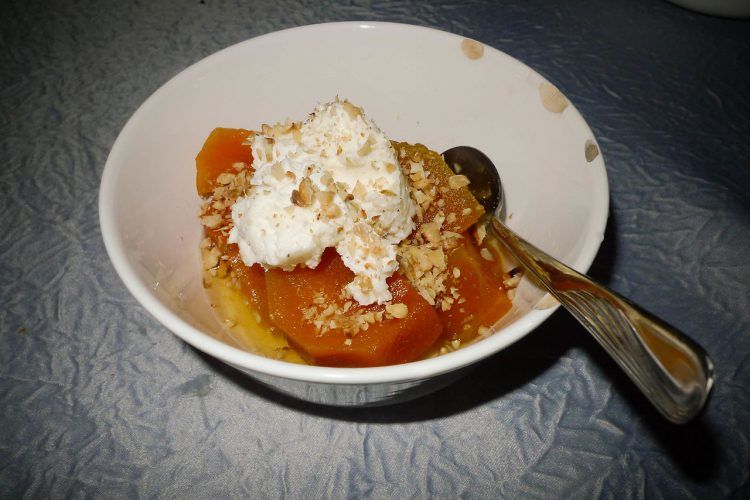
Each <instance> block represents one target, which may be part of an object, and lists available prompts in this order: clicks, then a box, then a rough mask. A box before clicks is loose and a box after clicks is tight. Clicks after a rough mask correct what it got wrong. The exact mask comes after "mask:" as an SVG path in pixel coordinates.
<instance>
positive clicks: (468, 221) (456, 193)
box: [392, 142, 484, 233]
mask: <svg viewBox="0 0 750 500" xmlns="http://www.w3.org/2000/svg"><path fill="white" fill-rule="evenodd" d="M392 144H393V147H394V148H395V149H396V153H397V154H398V157H399V161H400V163H401V165H402V166H403V167H404V169H405V170H407V169H406V166H407V165H409V163H410V162H415V163H421V164H423V165H424V170H425V171H426V172H428V173H429V175H428V176H427V178H428V179H431V180H432V181H433V182H434V183H435V187H436V195H437V196H436V198H435V200H434V201H433V202H432V203H431V204H430V206H429V207H428V209H427V210H426V211H425V213H424V217H423V220H422V222H421V223H417V229H418V228H419V226H420V225H421V224H422V223H425V222H430V221H432V220H433V219H434V218H435V215H437V213H438V212H443V215H445V216H446V220H445V222H444V223H443V229H445V230H448V231H453V232H455V233H463V232H464V231H466V230H467V229H469V228H470V227H471V226H472V225H474V223H475V222H476V221H477V220H479V217H481V216H482V214H484V208H482V205H480V204H479V203H478V202H477V200H476V198H474V195H473V194H471V191H469V188H468V187H466V186H460V187H452V186H451V182H450V178H451V177H454V176H455V174H454V172H453V171H452V170H451V169H450V167H448V165H447V164H446V163H445V160H443V157H442V156H440V154H439V153H436V152H435V151H431V150H429V149H428V148H427V147H426V146H424V145H422V144H409V143H406V142H393V143H392ZM407 171H408V170H407ZM413 181H414V179H412V182H413ZM438 200H442V201H441V202H440V205H438ZM451 214H452V215H453V217H450V215H451ZM454 217H455V218H454Z"/></svg>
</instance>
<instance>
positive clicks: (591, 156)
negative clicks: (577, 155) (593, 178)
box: [583, 139, 599, 163]
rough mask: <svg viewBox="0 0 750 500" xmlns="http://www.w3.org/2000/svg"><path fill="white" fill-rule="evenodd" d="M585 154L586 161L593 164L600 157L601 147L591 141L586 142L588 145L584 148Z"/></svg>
mask: <svg viewBox="0 0 750 500" xmlns="http://www.w3.org/2000/svg"><path fill="white" fill-rule="evenodd" d="M583 151H584V154H585V155H586V161H587V162H589V163H591V162H592V161H594V160H595V159H596V157H597V156H599V146H597V145H596V143H595V142H594V141H593V140H591V139H589V140H588V141H586V145H585V146H584V150H583Z"/></svg>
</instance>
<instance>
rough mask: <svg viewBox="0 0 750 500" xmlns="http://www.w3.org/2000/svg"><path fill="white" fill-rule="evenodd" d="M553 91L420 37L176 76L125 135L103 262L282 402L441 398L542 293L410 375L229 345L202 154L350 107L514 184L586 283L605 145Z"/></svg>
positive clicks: (114, 156) (596, 234)
mask: <svg viewBox="0 0 750 500" xmlns="http://www.w3.org/2000/svg"><path fill="white" fill-rule="evenodd" d="M480 53H481V56H480ZM547 85H548V84H547V83H546V81H545V80H544V78H543V77H541V76H540V75H539V74H537V73H536V72H534V71H533V70H531V69H530V68H528V67H527V66H525V65H524V64H522V63H520V62H518V61H517V60H515V59H513V58H511V57H510V56H508V55H506V54H504V53H502V52H499V51H497V50H495V49H493V48H491V47H486V46H484V47H483V46H481V45H480V44H476V42H470V41H466V40H465V39H464V38H462V37H459V36H456V35H452V34H449V33H445V32H441V31H436V30H432V29H427V28H420V27H415V26H407V25H398V24H387V23H357V22H352V23H336V24H322V25H314V26H306V27H302V28H296V29H291V30H286V31H280V32H276V33H271V34H269V35H265V36H261V37H258V38H254V39H252V40H248V41H246V42H243V43H240V44H237V45H234V46H232V47H229V48H227V49H225V50H222V51H220V52H218V53H216V54H214V55H212V56H210V57H207V58H206V59H204V60H202V61H200V62H198V63H196V64H194V65H193V66H191V67H190V68H188V69H186V70H185V71H183V72H182V73H180V74H178V75H177V76H175V77H174V78H173V79H171V80H170V81H169V82H167V83H166V84H165V85H164V86H162V87H161V88H160V89H159V90H158V91H156V92H155V93H154V94H153V95H152V96H151V97H150V98H149V99H148V100H146V102H144V103H143V105H142V106H141V107H140V108H139V109H138V110H137V111H136V112H135V114H134V115H133V116H132V118H131V119H130V120H129V121H128V123H127V124H126V125H125V127H124V128H123V130H122V132H121V133H120V135H119V137H118V138H117V140H116V141H115V144H114V146H113V147H112V151H111V152H110V155H109V158H108V160H107V164H106V166H105V169H104V174H103V177H102V182H101V187H100V194H99V216H100V223H101V229H102V235H103V237H104V242H105V245H106V247H107V251H108V253H109V256H110V258H111V260H112V263H113V265H114V267H115V269H116V270H117V272H118V274H119V275H120V277H121V278H122V280H123V282H124V283H125V285H126V286H127V288H128V289H129V290H130V291H131V293H132V294H133V295H134V296H135V298H136V299H137V300H138V301H139V302H140V303H141V304H142V305H143V307H145V308H146V309H147V310H148V311H149V312H150V313H151V314H153V315H154V316H155V317H156V318H157V319H158V320H159V321H160V322H161V323H162V324H163V325H164V326H166V327H167V328H169V329H170V330H171V331H173V332H174V333H175V334H176V335H178V336H179V337H180V338H182V339H183V340H184V341H185V342H188V343H189V344H191V345H193V346H194V347H196V348H197V349H200V350H201V351H204V352H206V353H209V354H211V355H212V356H215V357H216V358H218V359H220V360H222V361H224V362H226V363H229V364H231V365H233V366H235V367H237V368H238V369H240V370H243V371H245V372H247V373H248V374H250V375H252V376H253V377H256V378H257V379H258V380H260V381H262V382H264V383H266V384H267V385H269V386H271V387H274V388H276V389H278V390H280V391H283V392H285V393H288V394H291V395H294V396H297V397H299V398H302V399H306V400H309V401H314V402H317V403H325V404H335V405H365V404H386V403H391V402H395V401H400V400H404V399H408V398H412V397H415V396H417V395H420V394H424V393H426V392H430V391H432V390H435V389H437V388H439V387H441V386H443V385H445V384H447V383H448V382H450V381H451V380H452V379H454V378H456V377H457V376H458V375H459V374H460V373H461V371H462V370H460V369H461V368H464V367H467V366H469V365H471V364H473V363H475V362H477V361H479V360H481V359H483V358H485V357H487V356H490V355H491V354H493V353H495V352H497V351H499V350H501V349H503V348H505V347H507V346H508V345H510V344H512V343H513V342H515V341H516V340H518V339H519V338H521V337H523V336H524V335H526V334H527V333H529V332H530V331H531V330H532V329H533V328H534V327H536V326H537V325H539V324H540V323H541V322H542V321H544V320H545V319H546V318H547V317H548V316H549V315H550V314H551V313H552V311H553V310H554V308H548V309H545V310H539V309H536V308H535V305H537V303H538V301H539V300H540V298H541V297H542V296H543V293H542V292H541V291H539V290H537V289H536V288H534V287H533V286H532V285H530V283H528V282H524V283H522V284H521V286H520V288H519V292H518V295H517V298H516V300H515V303H514V308H513V309H512V311H511V313H509V315H508V316H507V317H506V318H505V320H504V321H503V322H502V324H501V325H498V328H497V329H498V331H497V332H496V333H495V334H494V335H491V336H490V337H488V338H486V339H484V340H482V341H481V342H477V343H475V344H473V345H469V346H467V347H465V348H463V349H460V350H458V351H456V352H452V353H450V354H447V355H444V356H440V357H437V358H433V359H428V360H423V361H417V362H413V363H407V364H403V365H396V366H387V367H379V368H326V367H317V366H302V365H295V364H291V363H286V362H283V361H278V360H273V359H268V358H264V357H261V356H257V355H254V354H251V353H248V352H245V351H243V350H240V349H238V348H236V347H234V346H232V345H230V344H229V343H227V342H224V341H221V340H218V338H221V337H222V327H221V325H220V324H219V322H218V321H217V320H216V319H215V318H214V316H213V314H212V312H211V308H210V307H209V304H208V301H207V299H206V297H205V295H204V292H203V289H202V285H201V275H200V271H201V267H200V260H199V252H198V243H199V241H200V238H201V234H202V229H201V226H200V224H199V221H198V217H197V214H198V209H199V203H200V200H199V198H198V196H197V195H196V193H195V167H194V158H195V155H196V154H197V152H198V151H199V149H200V148H201V145H202V144H203V141H204V139H205V138H206V136H207V135H208V134H209V132H210V131H211V130H212V129H213V128H214V127H217V126H225V127H244V128H250V129H252V128H257V127H259V125H260V124H262V123H275V122H277V121H280V120H282V119H284V118H286V117H292V118H294V119H302V118H304V117H305V116H306V115H307V113H308V112H310V111H311V110H312V109H313V108H314V107H315V105H316V104H317V103H318V102H322V101H328V100H331V99H333V98H334V96H336V95H339V96H341V97H342V98H343V97H347V98H349V99H350V100H351V101H352V102H354V103H356V104H358V105H361V106H363V107H364V109H365V112H366V113H367V114H368V115H369V116H370V117H372V118H373V119H374V120H375V121H376V123H378V125H379V126H380V127H381V128H382V129H383V130H384V131H385V132H386V133H387V134H388V135H389V136H390V137H391V138H392V139H396V140H405V141H409V142H422V143H424V144H426V145H428V146H429V147H430V148H431V149H434V150H436V151H443V150H445V149H447V148H449V147H451V146H456V145H472V146H475V147H477V148H479V149H481V150H482V151H484V152H485V153H487V154H488V155H489V157H490V158H492V160H493V161H494V162H495V164H496V165H497V167H498V170H499V171H500V176H501V178H502V180H503V184H504V187H505V192H506V196H507V213H508V214H512V218H511V219H510V220H509V225H510V226H511V227H512V228H513V229H515V230H516V231H517V232H518V233H520V234H521V235H522V236H524V237H526V238H527V239H528V240H530V241H531V242H532V243H535V244H537V245H538V246H539V247H541V248H542V249H544V250H546V251H548V252H549V253H551V254H552V255H554V256H555V257H558V258H560V259H562V260H563V261H564V262H566V263H568V264H570V265H572V266H573V267H575V268H576V269H578V270H581V271H586V270H587V269H588V267H589V265H590V264H591V262H592V260H593V258H594V255H595V254H596V252H597V250H598V248H599V244H600V242H601V240H602V237H603V234H604V227H605V224H606V219H607V210H608V201H609V193H608V188H607V177H606V172H605V169H604V162H603V160H602V157H601V155H598V156H596V157H595V158H593V159H591V156H594V155H593V154H590V155H589V159H587V158H586V157H585V154H584V150H585V147H586V144H587V143H588V147H589V153H593V152H595V151H594V150H595V148H596V142H595V140H594V137H593V135H592V133H591V131H590V130H589V128H588V127H587V125H586V123H585V122H584V120H583V119H582V118H581V116H580V115H579V114H578V112H577V111H576V109H575V108H574V107H573V106H572V105H568V106H567V108H565V109H564V110H563V111H562V112H556V111H555V110H552V111H551V110H550V109H548V107H549V108H551V109H554V103H552V104H550V103H549V102H547V107H545V105H544V103H543V102H542V101H543V100H542V99H541V98H540V86H541V88H542V89H547V90H551V89H550V88H549V87H548V86H547ZM543 92H544V90H543V91H542V93H543ZM552 94H553V97H554V91H552ZM558 97H559V98H560V99H562V100H559V101H558V104H566V101H565V100H564V98H562V96H558ZM553 100H554V99H553ZM589 160H590V161H589Z"/></svg>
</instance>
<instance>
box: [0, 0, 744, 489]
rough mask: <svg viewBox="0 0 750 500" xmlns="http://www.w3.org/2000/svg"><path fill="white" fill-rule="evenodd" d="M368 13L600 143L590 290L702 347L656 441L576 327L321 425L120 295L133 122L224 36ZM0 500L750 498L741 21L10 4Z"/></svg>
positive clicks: (305, 4) (614, 12)
mask: <svg viewBox="0 0 750 500" xmlns="http://www.w3.org/2000/svg"><path fill="white" fill-rule="evenodd" d="M362 19H364V20H382V21H396V22H404V23H411V24H419V25H425V26H431V27H435V28H439V29H443V30H447V31H452V32H455V33H459V34H461V35H464V36H468V37H471V38H475V39H478V40H480V41H482V42H484V43H487V44H489V45H492V46H494V47H496V48H498V49H500V50H502V51H505V52H507V53H509V54H510V55H512V56H514V57H516V58H518V59H520V60H522V61H524V62H525V63H527V64H529V65H530V66H532V67H533V68H535V69H536V70H537V71H539V72H540V73H542V74H543V75H545V76H546V77H547V78H549V79H550V80H551V81H552V82H554V83H555V84H557V85H558V86H559V87H560V89H561V90H563V92H565V94H566V95H567V96H568V97H569V98H570V99H571V100H572V101H573V103H574V104H575V105H576V106H577V107H578V109H579V110H580V112H581V113H582V114H583V116H584V117H585V118H586V120H587V121H588V123H589V125H590V126H591V128H592V129H593V131H594V133H595V134H596V136H597V138H598V139H599V142H600V145H601V147H602V151H603V154H604V158H605V160H606V163H607V171H608V175H609V182H610V188H611V217H610V220H609V223H608V230H607V233H606V235H605V241H604V243H603V246H602V249H601V251H600V254H599V256H598V258H597V260H596V262H595V264H594V267H593V269H592V274H593V275H594V276H595V277H597V278H598V279H600V280H602V281H604V282H606V283H608V284H609V285H611V286H612V287H614V288H615V289H616V290H618V291H620V292H622V293H624V294H626V295H628V296H630V297H632V298H633V299H635V300H636V301H637V302H639V303H642V304H644V305H646V306H647V307H648V308H649V309H651V310H652V311H654V312H655V313H657V314H658V315H661V316H663V317H665V318H667V319H668V320H669V321H670V322H672V323H673V324H675V325H676V326H678V327H679V328H681V329H683V330H684V331H686V332H687V333H688V334H689V335H691V336H692V337H694V338H695V339H696V340H698V341H699V342H700V343H701V344H703V345H704V346H706V348H707V349H708V351H709V352H710V354H711V355H712V356H713V359H714V360H715V362H716V365H717V383H716V387H715V390H714V393H713V396H712V399H711V401H710V404H709V406H708V408H707V411H705V412H704V414H702V415H701V417H700V418H699V419H698V420H696V421H694V422H693V423H691V424H690V425H688V426H684V427H675V426H671V425H669V424H667V423H665V422H664V421H663V420H662V419H661V418H660V417H659V416H658V415H657V414H656V412H655V411H654V410H652V409H651V408H650V407H649V406H648V404H647V403H646V402H645V401H644V399H643V398H642V397H641V396H640V394H639V393H638V392H637V391H636V389H635V388H634V387H633V386H632V385H631V384H630V382H629V381H628V380H627V379H625V377H624V376H623V375H622V374H621V373H620V372H619V370H618V369H617V368H615V367H614V366H613V364H612V363H611V362H610V361H609V360H608V359H607V357H606V356H605V354H604V352H603V351H602V349H600V348H599V347H598V346H597V345H596V344H595V343H594V342H593V341H592V340H590V339H589V338H588V336H587V334H586V333H585V331H583V330H582V328H581V327H579V326H578V325H577V324H575V323H574V322H573V321H572V320H571V319H570V318H569V317H568V316H567V315H566V314H564V313H563V312H562V311H558V312H557V313H555V315H553V317H552V318H551V319H550V321H548V322H547V323H545V324H544V325H543V326H542V327H541V328H539V329H538V330H536V331H535V332H533V333H532V334H530V335H529V336H528V337H526V338H525V339H524V340H522V341H520V342H519V343H517V344H516V345H514V346H512V347H510V348H508V349H507V350H505V351H503V352H502V353H500V354H498V355H496V356H495V357H493V358H491V359H490V360H489V361H488V362H486V363H484V364H483V365H481V366H480V367H479V368H478V369H477V370H475V371H474V372H472V373H471V374H470V375H468V376H467V377H466V378H465V379H463V380H462V381H461V382H459V383H456V384H454V385H452V386H451V387H449V388H447V389H444V390H442V391H441V392H438V393H436V394H434V395H431V396H428V397H425V398H423V399H420V400H417V401H414V402H411V403H408V404H404V405H400V406H394V407H386V408H376V409H359V410H343V409H331V408H325V407H310V405H306V404H302V403H299V402H297V401H295V400H291V399H288V398H286V397H283V396H280V395H277V394H275V393H272V392H270V391H268V390H266V389H264V388H262V387H261V386H259V385H257V384H256V383H254V382H253V381H252V380H250V379H248V378H246V377H244V376H243V375H240V374H239V373H237V372H235V371H234V370H232V369H230V368H228V367H225V366H224V365H222V364H221V363H219V362H217V361H215V360H213V359H211V358H209V357H207V356H205V355H203V354H201V353H199V352H197V351H195V350H193V349H192V348H190V347H188V346H187V345H186V344H184V343H183V342H182V341H180V340H179V339H178V338H176V337H175V336H173V335H171V334H170V333H169V332H168V331H167V330H166V329H165V328H163V327H162V326H161V325H160V324H158V323H157V322H156V321H155V320H154V319H153V318H152V317H151V316H150V315H149V314H148V313H146V312H145V311H144V310H143V309H142V308H141V307H140V306H139V305H138V303H137V302H136V301H135V300H134V299H133V298H132V297H131V296H130V295H129V293H128V292H127V291H126V290H125V288H124V286H123V284H122V282H121V281H120V279H119V278H118V277H117V275H116V274H115V272H114V270H113V268H112V266H111V265H110V263H109V260H108V258H107V255H106V253H105V250H104V245H103V243H102V239H101V234H100V231H99V225H98V214H97V191H98V186H99V180H100V177H101V172H102V169H103V167H104V163H105V160H106V157H107V153H108V151H109V148H110V147H111V145H112V143H113V142H114V140H115V138H116V136H117V134H118V132H119V130H120V129H121V128H122V126H123V125H124V124H125V121H126V120H127V119H128V117H129V116H130V115H131V114H132V113H133V112H134V111H135V109H136V108H137V106H138V105H139V104H140V103H141V102H142V101H143V100H144V99H145V98H146V97H148V96H149V95H150V94H151V93H152V92H153V91H155V90H156V89H157V88H158V87H159V86H160V85H161V84H163V83H164V82H165V81H167V80H168V79H169V78H170V77H171V76H173V75H174V74H175V73H177V72H178V71H180V70H182V69H183V68H185V67H187V66H189V65H190V64H192V63H194V62H196V61H198V60H199V59H201V58H203V57H204V56H207V55H209V54H211V53H213V52H215V51H217V50H219V49H221V48H224V47H227V46H229V45H231V44H234V43H236V42H240V41H242V40H245V39H248V38H251V37H254V36H257V35H261V34H264V33H268V32H271V31H275V30H278V29H282V28H289V27H294V26H299V25H304V24H310V23H318V22H326V21H341V20H362ZM0 28H1V29H0V159H1V160H2V166H1V167H0V227H1V228H2V231H0V255H1V256H2V259H0V412H1V413H0V414H1V415H2V417H1V420H0V496H2V497H16V496H21V495H25V496H28V497H46V496H52V497H60V496H75V497H100V496H116V497H135V496H139V497H140V496H143V497H154V496H167V497H180V498H185V497H221V498H223V497H236V496H251V497H262V496H278V495H284V496H288V497H292V498H310V497H327V496H333V497H360V496H372V497H426V496H442V497H456V496H462V497H467V498H474V497H484V498H495V497H498V496H507V497H511V498H520V497H543V498H550V497H573V498H588V497H605V498H613V497H616V498H623V497H636V498H642V497H672V498H673V497H679V498H691V497H696V498H716V497H727V496H735V497H744V498H748V496H750V479H749V478H748V475H749V472H748V471H750V264H749V262H750V250H749V248H750V194H749V193H750V140H749V139H748V133H750V22H749V21H736V20H726V19H719V18H713V17H708V16H703V15H699V14H694V13H691V12H688V11H685V10H682V9H680V8H678V7H675V6H673V5H672V4H669V3H665V2H662V1H659V0H612V1H609V2H599V1H596V0H580V1H567V2H557V1H553V0H548V1H545V0H517V1H513V2H492V1H471V2H458V1H447V0H441V1H434V2H425V3H421V2H414V3H412V2H405V1H396V0H387V1H384V2H370V1H367V0H353V1H349V2H346V3H345V4H343V5H342V4H333V3H330V2H314V1H256V2H239V1H216V0H200V1H199V0H192V1H189V2H180V1H177V0H174V1H156V0H154V1H135V2H115V1H101V2H99V1H86V0H84V1H77V2H72V1H58V2H41V1H10V2H3V7H2V14H0Z"/></svg>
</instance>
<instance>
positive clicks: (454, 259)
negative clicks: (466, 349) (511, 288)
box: [438, 238, 511, 343]
mask: <svg viewBox="0 0 750 500" xmlns="http://www.w3.org/2000/svg"><path fill="white" fill-rule="evenodd" d="M454 268H457V269H458V273H459V274H458V277H456V275H455V274H453V273H452V272H451V273H449V278H448V280H447V282H446V285H447V287H448V289H450V288H451V287H455V288H456V289H457V290H458V295H459V296H460V297H461V298H462V299H463V301H462V303H460V304H459V303H458V301H457V302H456V303H454V304H453V306H452V307H451V308H450V309H449V310H447V311H438V315H439V316H440V319H441V321H442V322H443V327H444V331H443V336H444V338H446V339H448V340H460V341H461V343H465V342H468V341H470V340H473V339H474V338H476V337H477V334H478V329H479V328H480V327H491V326H492V325H493V324H494V323H495V322H496V321H497V320H499V319H500V318H501V317H502V316H503V315H504V314H505V313H507V312H508V310H509V309H510V307H511V302H510V299H508V294H507V292H506V289H505V287H504V285H503V276H502V271H501V270H500V268H499V266H498V264H497V263H492V262H489V261H487V260H485V259H484V258H482V256H481V255H480V253H479V249H478V248H477V247H476V245H475V244H474V242H473V239H472V238H464V241H463V242H462V244H461V246H459V247H458V248H456V249H455V250H453V252H451V254H450V255H449V256H448V269H451V270H453V269H454Z"/></svg>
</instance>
